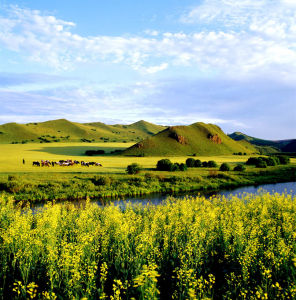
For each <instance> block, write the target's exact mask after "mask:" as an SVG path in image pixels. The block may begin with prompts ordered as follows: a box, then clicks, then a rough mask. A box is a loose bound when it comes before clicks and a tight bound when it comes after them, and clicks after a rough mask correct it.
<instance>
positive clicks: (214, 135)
mask: <svg viewBox="0 0 296 300" xmlns="http://www.w3.org/2000/svg"><path fill="white" fill-rule="evenodd" d="M238 152H242V153H248V154H249V153H254V152H257V151H256V149H255V147H254V146H253V145H251V144H249V143H247V142H246V141H243V142H236V141H234V140H233V139H231V138H230V137H228V136H227V135H226V134H225V133H224V132H223V131H222V130H221V129H220V128H219V127H218V126H216V125H212V124H205V123H194V124H192V125H189V126H174V127H169V128H167V129H165V130H163V131H161V132H159V133H158V134H156V135H154V136H152V137H148V138H146V139H145V140H143V141H141V142H139V143H137V144H136V145H134V146H132V147H130V148H128V149H126V150H125V151H124V152H123V155H126V156H133V155H135V156H142V155H144V156H174V155H180V156H184V155H193V154H196V155H224V154H225V155H227V154H233V153H238Z"/></svg>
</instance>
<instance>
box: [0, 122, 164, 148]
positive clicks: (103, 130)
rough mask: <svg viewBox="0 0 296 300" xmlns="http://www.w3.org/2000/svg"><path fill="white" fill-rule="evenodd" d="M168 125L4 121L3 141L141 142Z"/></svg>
mask: <svg viewBox="0 0 296 300" xmlns="http://www.w3.org/2000/svg"><path fill="white" fill-rule="evenodd" d="M164 128H165V127H163V126H160V125H155V124H151V123H148V122H145V121H139V122H136V123H133V124H131V125H106V124H104V123H99V122H97V123H85V124H81V123H76V122H70V121H68V120H65V119H59V120H54V121H47V122H40V123H28V124H17V123H7V124H4V125H0V143H2V144H4V143H36V142H38V143H50V142H81V141H82V142H102V141H103V142H138V141H140V140H142V139H144V138H146V137H147V136H149V135H153V134H155V133H157V132H159V131H161V130H163V129H164Z"/></svg>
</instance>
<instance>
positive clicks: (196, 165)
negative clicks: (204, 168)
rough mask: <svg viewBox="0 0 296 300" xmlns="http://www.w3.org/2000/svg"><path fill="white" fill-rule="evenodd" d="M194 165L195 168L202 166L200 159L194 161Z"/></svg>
mask: <svg viewBox="0 0 296 300" xmlns="http://www.w3.org/2000/svg"><path fill="white" fill-rule="evenodd" d="M194 167H195V168H200V167H201V161H200V160H199V159H196V160H195V162H194Z"/></svg>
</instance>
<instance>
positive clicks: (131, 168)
mask: <svg viewBox="0 0 296 300" xmlns="http://www.w3.org/2000/svg"><path fill="white" fill-rule="evenodd" d="M141 169H142V168H141V167H140V165H139V164H137V163H132V164H131V165H128V166H127V168H126V172H127V174H131V175H133V174H138V173H139V172H140V171H141Z"/></svg>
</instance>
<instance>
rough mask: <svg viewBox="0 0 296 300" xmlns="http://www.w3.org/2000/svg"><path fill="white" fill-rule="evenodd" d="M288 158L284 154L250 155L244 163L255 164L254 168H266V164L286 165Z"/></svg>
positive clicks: (288, 161)
mask: <svg viewBox="0 0 296 300" xmlns="http://www.w3.org/2000/svg"><path fill="white" fill-rule="evenodd" d="M289 163H290V158H289V157H288V156H285V155H278V156H269V157H263V156H260V157H250V158H249V159H248V160H247V162H246V164H247V165H251V166H256V168H266V167H267V166H277V165H287V164H289Z"/></svg>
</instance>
